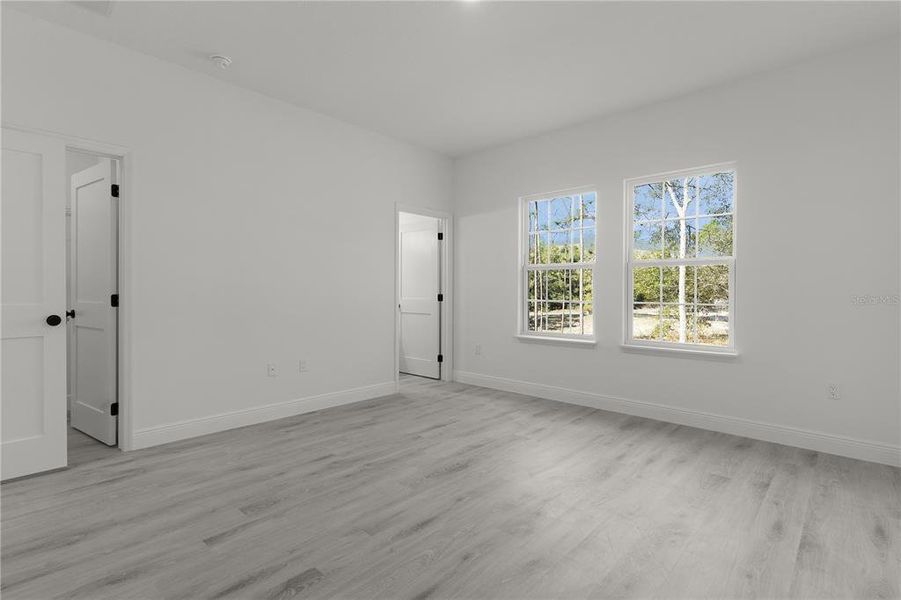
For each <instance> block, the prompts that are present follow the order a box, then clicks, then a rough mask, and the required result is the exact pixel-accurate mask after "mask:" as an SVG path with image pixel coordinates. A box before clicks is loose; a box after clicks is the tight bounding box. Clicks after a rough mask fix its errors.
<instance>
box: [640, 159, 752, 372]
mask: <svg viewBox="0 0 901 600" xmlns="http://www.w3.org/2000/svg"><path fill="white" fill-rule="evenodd" d="M721 171H732V172H733V174H734V175H733V188H732V210H731V211H730V212H729V213H728V214H731V215H732V256H729V257H712V258H697V257H695V258H685V259H681V260H679V259H675V260H678V263H675V264H674V263H673V260H674V259H659V260H647V261H639V262H638V263H635V262H634V261H633V259H632V250H633V244H634V241H635V240H634V237H633V227H634V222H635V220H634V218H633V210H634V206H633V204H634V192H633V190H634V189H635V187H637V186H640V185H644V184H647V183H656V182H658V181H662V180H666V179H676V178H682V177H690V176H697V175H706V174H709V173H714V172H721ZM738 196H739V174H738V164H737V162H735V161H730V162H722V163H714V164H709V165H703V166H700V167H694V168H690V169H680V170H678V171H666V172H662V173H655V174H653V175H643V176H641V177H633V178H631V179H625V180H623V198H624V212H623V281H624V286H623V288H624V290H625V294H624V298H623V309H624V310H623V317H624V318H623V342H622V346H623V348H626V349H636V350H648V351H652V352H660V351H663V352H665V353H667V352H675V353H685V354H698V355H704V354H706V355H722V356H738V345H737V343H736V340H737V335H736V332H737V329H738V327H737V319H736V317H735V315H736V296H737V294H736V287H735V279H736V277H735V273H736V256H737V255H738V250H737V249H738V207H739V201H738ZM679 263H683V264H699V265H710V264H726V265H729V344H728V345H727V346H714V345H712V344H694V343H684V344H682V343H679V342H667V341H663V340H636V339H633V336H632V305H633V303H634V302H633V290H632V286H633V277H632V269H633V268H634V267H635V265H636V264H638V265H640V266H643V267H655V266H669V267H672V266H678V264H679Z"/></svg>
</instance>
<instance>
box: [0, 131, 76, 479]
mask: <svg viewBox="0 0 901 600" xmlns="http://www.w3.org/2000/svg"><path fill="white" fill-rule="evenodd" d="M2 134H3V138H2V148H3V150H2V152H3V157H2V173H0V175H2V177H0V178H2V198H0V221H2V226H0V227H2V231H0V233H2V243H0V250H2V255H3V257H2V268H3V275H2V284H3V285H2V293H0V297H2V309H3V316H2V323H0V325H2V360H0V363H2V369H3V371H2V390H0V391H2V399H0V420H2V426H0V438H2V440H0V442H2V443H0V450H2V459H0V469H2V474H0V475H2V478H3V479H11V478H13V477H21V476H23V475H30V474H31V473H37V472H39V471H46V470H48V469H55V468H59V467H64V466H66V328H65V326H64V325H63V323H64V322H65V310H66V285H65V281H66V246H65V244H66V188H65V177H66V170H65V160H66V159H65V145H64V144H63V143H62V142H61V141H58V140H54V139H52V138H48V137H44V136H39V135H34V134H26V133H22V132H19V131H13V130H8V129H3V132H2Z"/></svg>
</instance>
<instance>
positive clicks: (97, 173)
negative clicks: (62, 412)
mask: <svg viewBox="0 0 901 600" xmlns="http://www.w3.org/2000/svg"><path fill="white" fill-rule="evenodd" d="M111 184H112V161H110V160H109V159H101V161H100V162H99V163H98V164H97V165H94V166H93V167H90V168H88V169H85V170H84V171H80V172H78V173H75V174H74V175H72V189H71V193H70V196H69V198H70V200H71V202H72V225H71V227H72V231H71V251H70V258H69V260H70V261H71V262H70V269H71V270H70V281H71V287H72V289H71V290H70V292H69V298H70V299H71V301H72V306H71V309H72V310H74V311H75V316H74V318H73V320H72V321H71V323H70V330H69V331H70V334H71V335H72V349H73V354H74V356H72V357H71V360H72V370H71V373H72V378H73V381H72V385H71V388H72V389H71V393H72V427H74V428H75V429H78V430H79V431H83V432H84V433H86V434H88V435H89V436H91V437H93V438H96V439H98V440H100V441H101V442H103V443H104V444H107V445H109V446H115V445H116V430H117V427H116V425H117V419H118V417H117V416H116V415H117V414H118V410H117V409H118V405H117V404H116V309H115V307H114V306H113V303H112V301H111V300H112V297H113V294H115V293H116V267H117V265H116V233H117V226H116V220H117V214H118V213H117V210H116V209H117V206H116V201H117V199H116V198H114V197H113V195H112V192H111Z"/></svg>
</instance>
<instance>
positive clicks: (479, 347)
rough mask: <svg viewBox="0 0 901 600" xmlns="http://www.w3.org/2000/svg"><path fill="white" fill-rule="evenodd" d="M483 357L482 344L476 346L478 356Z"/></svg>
mask: <svg viewBox="0 0 901 600" xmlns="http://www.w3.org/2000/svg"><path fill="white" fill-rule="evenodd" d="M481 355H482V344H476V356H481Z"/></svg>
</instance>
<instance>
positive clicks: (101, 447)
mask: <svg viewBox="0 0 901 600" xmlns="http://www.w3.org/2000/svg"><path fill="white" fill-rule="evenodd" d="M66 446H67V448H66V450H67V451H68V453H69V467H70V468H71V467H78V466H81V465H84V464H87V463H89V462H94V461H95V460H100V459H103V458H111V457H113V456H117V455H118V454H119V449H118V448H115V447H112V446H107V445H106V444H104V443H103V442H98V441H97V440H95V439H94V438H92V437H91V436H89V435H87V434H85V433H82V432H80V431H78V430H77V429H75V428H74V427H69V438H68V440H67V444H66Z"/></svg>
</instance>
